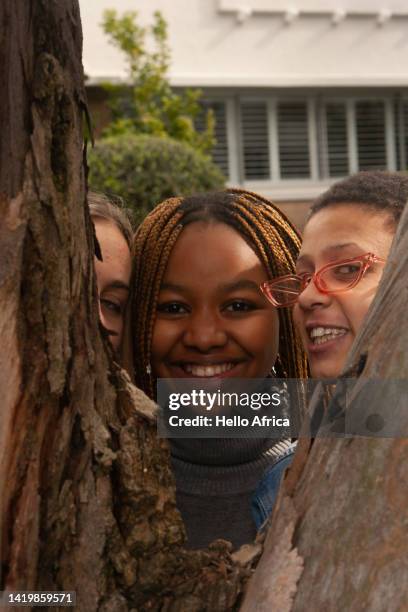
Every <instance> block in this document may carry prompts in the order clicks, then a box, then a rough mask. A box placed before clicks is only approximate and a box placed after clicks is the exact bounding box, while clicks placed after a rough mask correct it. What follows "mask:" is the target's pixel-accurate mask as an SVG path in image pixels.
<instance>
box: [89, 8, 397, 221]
mask: <svg viewBox="0 0 408 612" xmlns="http://www.w3.org/2000/svg"><path fill="white" fill-rule="evenodd" d="M80 5H81V13H82V21H83V29H84V66H85V72H86V74H87V76H88V92H89V97H90V103H91V108H92V106H94V108H95V112H96V114H98V113H99V117H100V118H101V120H102V121H103V117H104V113H106V105H105V101H104V94H103V92H102V91H101V88H100V83H101V82H103V81H106V80H114V81H120V80H123V79H125V78H126V71H125V66H124V62H123V58H122V57H121V55H120V54H119V52H118V51H117V50H116V49H115V48H113V47H112V46H110V45H109V43H108V42H107V39H106V37H105V36H104V34H103V32H102V30H101V28H100V22H101V16H102V12H103V10H104V9H105V8H116V9H117V10H118V11H120V12H121V11H125V10H137V11H138V13H139V16H140V20H141V22H142V23H145V24H148V23H150V22H151V18H152V13H153V11H154V10H160V11H161V12H162V13H163V15H164V17H165V19H166V21H167V22H168V26H169V43H170V48H171V53H172V64H171V70H170V80H171V83H172V85H173V87H175V88H182V87H200V88H201V89H202V90H203V92H204V105H205V106H206V107H209V108H212V109H213V110H214V113H215V116H216V119H217V127H216V137H217V144H216V147H215V150H214V152H213V155H214V159H215V161H216V163H217V164H219V165H220V167H221V168H222V170H223V171H224V173H225V174H226V176H227V177H228V180H229V183H230V184H233V185H241V186H244V187H245V188H247V189H251V190H254V191H259V192H260V193H263V194H264V195H266V196H268V197H271V198H272V199H274V200H275V201H277V202H280V203H281V205H283V207H284V208H286V210H287V212H288V214H289V215H290V216H292V218H293V219H294V220H295V222H297V223H299V224H300V225H301V224H302V221H303V218H304V214H305V209H306V208H307V206H308V203H309V202H310V201H312V200H313V199H314V198H315V197H316V196H317V195H318V194H319V193H321V192H322V191H323V190H324V189H326V188H327V187H328V186H329V185H330V184H331V183H332V182H333V181H335V180H338V179H339V178H341V177H344V176H347V175H348V174H350V173H353V172H356V171H358V170H365V169H377V168H378V169H389V170H401V171H404V170H405V169H406V168H408V2H407V1H406V0H294V1H293V2H287V1H285V0H137V1H136V0H98V2H97V3H90V2H87V1H86V0H81V1H80Z"/></svg>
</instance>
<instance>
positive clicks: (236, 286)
mask: <svg viewBox="0 0 408 612" xmlns="http://www.w3.org/2000/svg"><path fill="white" fill-rule="evenodd" d="M221 289H222V290H223V291H225V292H229V291H239V290H240V289H255V291H259V284H258V283H255V282H254V281H251V280H249V279H246V278H243V279H242V280H238V281H232V282H231V283H226V284H225V285H221Z"/></svg>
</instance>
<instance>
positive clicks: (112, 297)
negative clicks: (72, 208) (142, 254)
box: [93, 217, 131, 350]
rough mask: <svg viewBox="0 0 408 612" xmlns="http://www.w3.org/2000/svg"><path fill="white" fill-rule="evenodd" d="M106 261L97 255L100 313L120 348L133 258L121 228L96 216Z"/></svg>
mask: <svg viewBox="0 0 408 612" xmlns="http://www.w3.org/2000/svg"><path fill="white" fill-rule="evenodd" d="M93 222H94V225H95V232H96V237H97V239H98V242H99V246H100V247H101V252H102V258H103V261H99V260H98V259H97V258H96V257H95V271H96V279H97V286H98V294H99V316H100V320H101V323H102V325H103V326H104V327H105V329H106V330H107V331H108V333H109V339H110V341H111V343H112V346H113V347H114V349H115V350H118V348H119V346H120V343H121V340H122V333H123V321H124V312H125V307H126V304H127V300H128V296H129V281H130V273H131V257H130V250H129V247H128V244H127V242H126V240H125V238H124V236H123V234H122V232H121V231H120V230H119V229H118V227H117V226H116V225H115V224H114V223H113V222H111V221H108V220H106V219H101V218H99V217H96V218H94V219H93Z"/></svg>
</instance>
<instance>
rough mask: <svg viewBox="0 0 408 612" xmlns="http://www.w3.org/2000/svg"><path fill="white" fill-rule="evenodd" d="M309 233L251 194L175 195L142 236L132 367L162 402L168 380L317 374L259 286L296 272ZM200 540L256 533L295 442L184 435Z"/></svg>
mask: <svg viewBox="0 0 408 612" xmlns="http://www.w3.org/2000/svg"><path fill="white" fill-rule="evenodd" d="M299 246H300V240H299V236H298V234H297V232H296V230H295V229H294V227H293V226H292V225H291V223H290V222H289V221H288V220H287V219H286V217H285V216H284V215H283V214H282V213H281V212H280V211H279V210H278V209H277V208H276V207H275V206H273V205H272V204H271V203H270V202H268V201H267V200H265V199H264V198H261V197H260V196H257V195H256V194H253V193H248V192H244V191H239V190H229V191H226V192H220V193H212V194H203V195H200V196H192V197H188V198H173V199H171V200H167V201H166V202H164V203H162V204H160V205H159V206H158V207H157V208H155V209H154V210H153V211H152V213H150V215H149V216H148V217H147V218H146V219H145V221H144V222H143V223H142V225H141V226H140V227H139V229H138V231H137V233H136V237H135V274H134V277H133V282H132V287H131V294H132V295H131V308H130V311H129V319H130V321H129V328H128V329H127V330H126V334H125V340H126V341H127V342H129V344H130V346H129V347H128V350H127V351H126V358H125V366H126V367H127V369H128V371H131V372H133V374H134V378H135V382H136V384H137V385H138V386H139V387H140V388H142V389H143V390H144V391H145V392H146V393H147V394H148V395H149V396H150V397H152V398H155V384H156V380H157V378H202V379H203V380H206V381H209V380H210V381H211V379H213V380H216V379H220V378H224V379H225V378H240V379H242V378H262V379H263V378H266V377H268V376H270V375H271V372H272V368H275V370H276V375H277V376H278V377H285V376H288V377H291V378H306V376H307V365H306V359H305V355H304V353H303V350H302V348H301V346H300V342H298V341H297V338H296V334H295V330H294V326H293V323H292V319H291V316H290V313H289V312H287V311H283V310H281V311H279V312H278V311H277V310H276V308H275V307H274V306H272V305H271V304H270V303H268V302H267V300H266V299H265V298H264V296H263V295H262V293H261V291H260V289H259V286H260V284H261V283H263V282H265V281H267V280H268V279H270V278H273V277H274V276H277V275H279V274H284V273H290V272H294V270H295V261H296V258H297V255H298V251H299ZM170 447H171V456H172V465H173V468H174V473H175V477H176V494H177V504H178V507H179V509H180V511H181V514H182V516H183V519H184V522H185V525H186V530H187V535H188V545H189V546H191V547H193V548H198V547H202V546H206V545H208V544H209V543H210V542H211V541H213V540H215V539H217V538H223V539H227V540H230V541H231V542H232V543H233V544H234V546H240V545H241V544H243V543H246V542H249V541H251V540H252V539H253V537H254V536H255V534H256V525H255V522H254V520H253V518H252V516H251V497H252V495H253V493H254V491H255V489H256V487H257V484H258V482H259V480H260V478H261V476H262V474H263V472H264V470H265V469H266V468H267V467H268V466H271V465H274V464H276V463H277V462H278V461H279V460H280V459H282V458H283V457H284V456H286V455H287V453H288V452H289V451H291V448H292V447H291V443H290V441H289V440H278V441H277V440H276V439H271V438H268V439H264V438H262V439H259V438H258V439H242V438H240V439H208V438H207V439H197V438H196V439H187V440H186V439H172V440H171V441H170Z"/></svg>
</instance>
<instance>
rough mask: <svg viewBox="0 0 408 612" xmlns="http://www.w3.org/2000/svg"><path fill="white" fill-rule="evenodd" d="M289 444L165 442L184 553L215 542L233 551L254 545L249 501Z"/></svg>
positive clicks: (204, 440) (287, 442) (198, 440)
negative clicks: (184, 537) (184, 536)
mask: <svg viewBox="0 0 408 612" xmlns="http://www.w3.org/2000/svg"><path fill="white" fill-rule="evenodd" d="M290 444H291V443H290V441H289V440H281V441H277V440H270V439H267V440H265V439H259V438H253V439H248V438H242V439H241V438H240V439H226V438H223V439H214V438H209V439H202V438H200V439H173V440H171V454H172V464H173V470H174V474H175V477H176V496H177V506H178V509H179V510H180V513H181V516H182V518H183V520H184V523H185V526H186V530H187V537H188V542H187V545H188V546H189V547H190V548H204V547H206V546H208V544H210V542H213V541H214V540H216V539H218V538H222V539H223V540H229V541H230V542H232V544H233V546H234V548H238V547H239V546H241V545H242V544H246V543H249V542H252V541H253V540H254V538H255V535H256V527H255V524H254V521H253V519H252V515H251V497H252V495H253V493H254V491H255V489H256V487H257V484H258V482H259V480H260V478H261V476H262V474H263V472H264V471H265V469H266V468H267V467H268V466H270V465H272V464H273V463H274V462H275V461H276V460H277V458H278V457H279V456H281V455H282V453H283V452H284V451H285V450H286V449H287V448H288V447H289V446H290Z"/></svg>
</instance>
